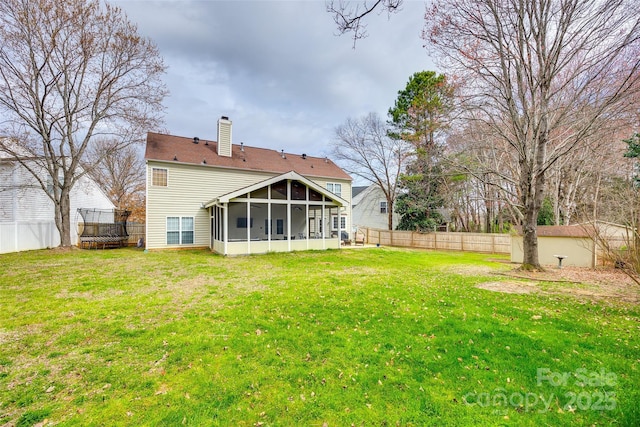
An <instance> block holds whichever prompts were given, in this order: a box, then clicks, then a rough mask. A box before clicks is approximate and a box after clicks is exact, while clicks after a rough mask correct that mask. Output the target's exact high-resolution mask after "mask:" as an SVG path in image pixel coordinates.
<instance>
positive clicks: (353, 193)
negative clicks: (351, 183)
mask: <svg viewBox="0 0 640 427" xmlns="http://www.w3.org/2000/svg"><path fill="white" fill-rule="evenodd" d="M367 188H369V187H367V186H366V185H365V186H363V187H361V186H358V187H352V188H351V197H356V196H357V195H358V194H360V193H362V192H363V191H364V190H366V189H367Z"/></svg>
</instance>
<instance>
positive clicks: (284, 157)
mask: <svg viewBox="0 0 640 427" xmlns="http://www.w3.org/2000/svg"><path fill="white" fill-rule="evenodd" d="M280 157H282V158H283V159H286V158H287V156H286V155H285V154H284V150H280Z"/></svg>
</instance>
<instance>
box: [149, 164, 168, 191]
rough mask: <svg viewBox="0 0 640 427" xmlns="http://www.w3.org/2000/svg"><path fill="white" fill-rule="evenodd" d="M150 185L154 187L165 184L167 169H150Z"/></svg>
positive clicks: (164, 185)
mask: <svg viewBox="0 0 640 427" xmlns="http://www.w3.org/2000/svg"><path fill="white" fill-rule="evenodd" d="M151 185H153V186H156V187H166V186H167V170H166V169H160V168H153V169H151Z"/></svg>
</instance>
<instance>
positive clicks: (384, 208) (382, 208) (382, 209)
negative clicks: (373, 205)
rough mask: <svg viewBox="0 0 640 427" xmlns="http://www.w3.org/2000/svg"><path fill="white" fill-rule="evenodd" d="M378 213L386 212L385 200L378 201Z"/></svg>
mask: <svg viewBox="0 0 640 427" xmlns="http://www.w3.org/2000/svg"><path fill="white" fill-rule="evenodd" d="M380 213H381V214H386V213H387V202H386V201H385V202H380Z"/></svg>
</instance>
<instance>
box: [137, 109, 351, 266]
mask: <svg viewBox="0 0 640 427" xmlns="http://www.w3.org/2000/svg"><path fill="white" fill-rule="evenodd" d="M145 159H146V164H147V221H146V223H147V227H146V234H147V236H146V247H147V249H160V248H189V247H208V248H210V249H211V250H212V251H215V252H217V253H220V254H224V255H240V254H254V253H266V252H286V251H295V250H309V249H329V248H339V247H340V245H341V241H342V240H345V239H348V238H349V233H348V230H350V228H351V205H350V202H351V177H350V176H349V175H348V174H347V173H346V172H344V171H343V170H342V169H341V168H340V167H338V166H337V165H336V164H335V163H333V162H332V161H331V160H329V159H328V158H319V157H311V156H307V155H306V154H300V155H296V154H290V153H284V152H283V151H276V150H270V149H265V148H256V147H249V146H246V145H244V144H243V143H240V144H233V143H232V123H231V120H229V119H228V118H227V117H224V116H223V117H222V118H221V119H219V120H218V132H217V141H209V140H205V139H199V138H187V137H179V136H172V135H164V134H158V133H149V134H148V135H147V147H146V154H145Z"/></svg>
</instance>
